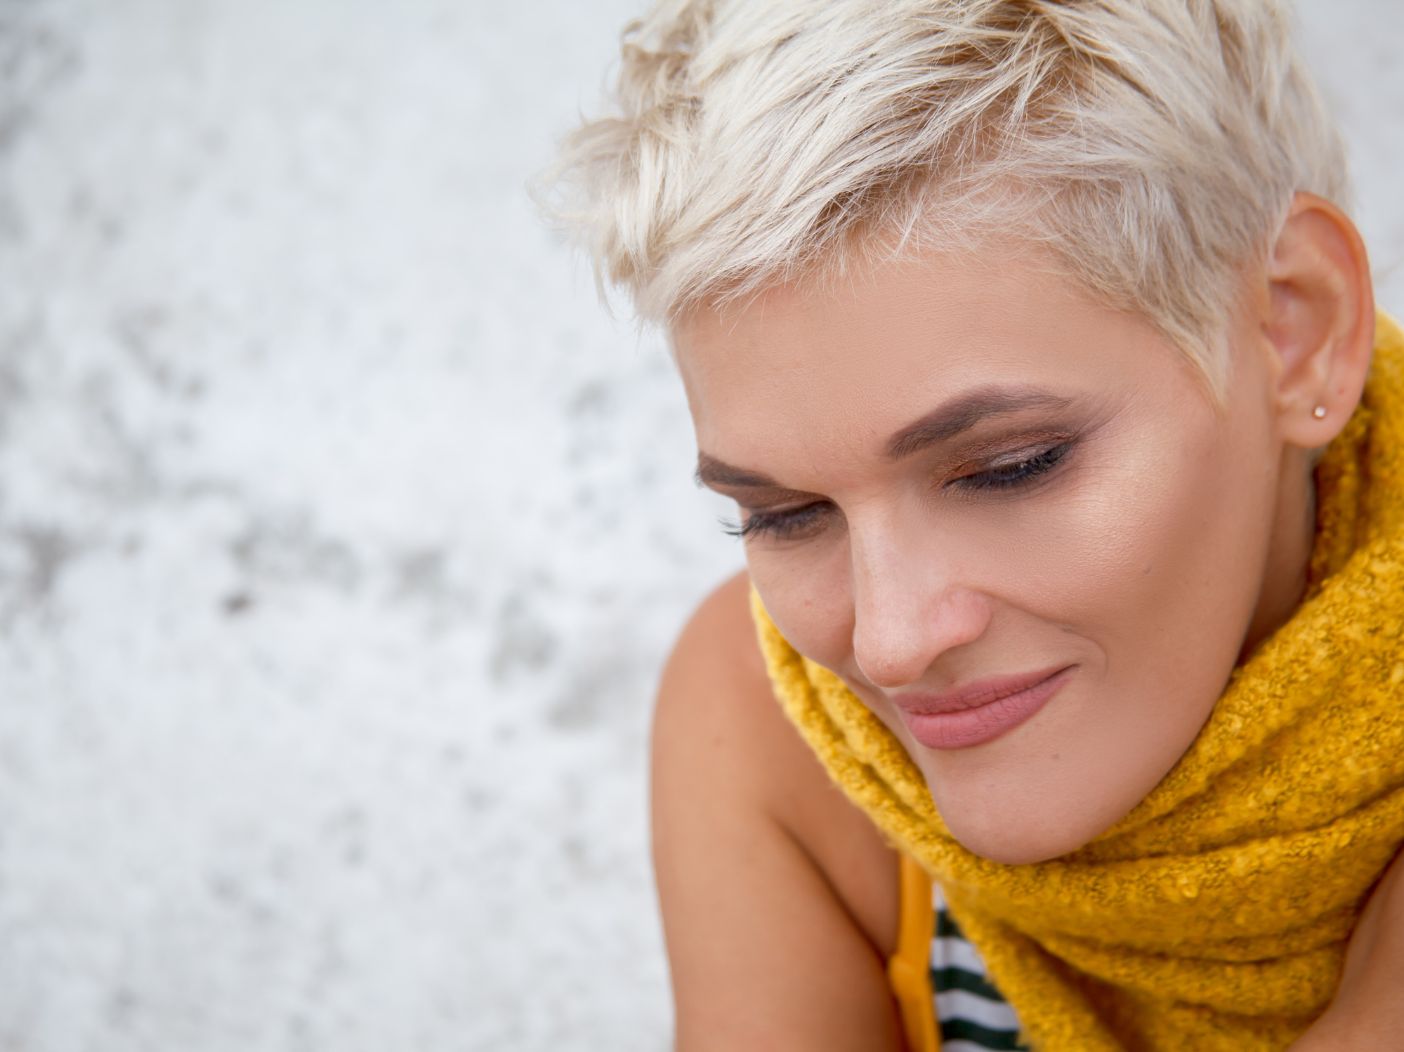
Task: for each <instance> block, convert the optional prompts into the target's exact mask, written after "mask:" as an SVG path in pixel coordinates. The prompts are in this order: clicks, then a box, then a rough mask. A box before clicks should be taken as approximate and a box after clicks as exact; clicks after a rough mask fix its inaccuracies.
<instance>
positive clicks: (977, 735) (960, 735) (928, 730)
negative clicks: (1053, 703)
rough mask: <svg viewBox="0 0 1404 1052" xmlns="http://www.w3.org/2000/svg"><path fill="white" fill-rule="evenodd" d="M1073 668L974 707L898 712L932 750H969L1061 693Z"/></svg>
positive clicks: (912, 731)
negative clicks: (946, 710)
mask: <svg viewBox="0 0 1404 1052" xmlns="http://www.w3.org/2000/svg"><path fill="white" fill-rule="evenodd" d="M1072 671H1073V670H1072V668H1071V667H1069V668H1065V669H1063V670H1062V671H1061V672H1055V673H1054V674H1053V675H1051V676H1049V677H1048V678H1047V679H1045V680H1043V681H1041V682H1039V683H1035V684H1034V685H1033V686H1032V687H1029V688H1027V689H1025V690H1021V691H1019V693H1017V694H1009V695H1007V696H1005V697H1003V698H1000V699H999V700H998V701H991V702H989V703H987V704H985V705H977V706H976V707H975V708H973V709H961V710H960V711H959V712H933V713H926V714H923V713H915V712H905V711H903V710H902V709H898V710H897V714H898V715H899V716H900V717H901V718H902V722H903V723H904V724H906V726H907V730H909V731H910V732H911V734H912V737H913V738H915V739H916V740H917V741H919V742H920V743H921V744H922V745H925V746H926V747H927V748H928V749H968V748H969V747H970V746H972V745H983V744H984V743H985V742H988V741H993V740H994V739H996V738H998V737H999V736H1000V735H1001V734H1005V733H1007V732H1009V731H1012V730H1013V729H1014V728H1015V727H1017V726H1019V724H1021V723H1023V722H1024V721H1025V720H1027V719H1028V718H1029V717H1031V716H1033V714H1034V713H1036V712H1038V710H1039V709H1041V708H1043V706H1044V705H1046V704H1047V703H1048V702H1049V701H1050V700H1051V699H1052V697H1053V695H1054V694H1056V693H1058V690H1059V688H1060V687H1062V685H1063V684H1064V683H1066V682H1067V681H1068V678H1069V677H1070V676H1071V675H1072Z"/></svg>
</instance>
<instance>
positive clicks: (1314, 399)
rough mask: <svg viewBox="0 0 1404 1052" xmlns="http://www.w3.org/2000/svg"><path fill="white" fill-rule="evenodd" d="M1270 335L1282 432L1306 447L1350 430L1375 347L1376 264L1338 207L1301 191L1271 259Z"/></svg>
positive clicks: (1267, 325)
mask: <svg viewBox="0 0 1404 1052" xmlns="http://www.w3.org/2000/svg"><path fill="white" fill-rule="evenodd" d="M1267 279H1268V292H1269V297H1268V301H1267V304H1266V317H1265V318H1264V322H1263V332H1264V334H1265V336H1266V337H1267V340H1268V342H1269V343H1270V344H1271V346H1272V348H1273V350H1274V351H1275V352H1276V356H1277V363H1278V370H1277V376H1276V380H1275V384H1276V389H1275V391H1274V400H1275V404H1276V407H1277V416H1278V421H1279V425H1280V429H1281V434H1282V437H1283V439H1284V441H1286V442H1287V443H1289V444H1291V445H1295V446H1300V447H1302V448H1306V449H1312V448H1317V447H1320V446H1324V445H1326V444H1327V443H1328V442H1330V441H1331V439H1332V438H1334V437H1335V436H1336V434H1337V433H1338V432H1339V431H1340V429H1341V428H1342V427H1344V426H1345V422H1346V421H1347V420H1348V419H1349V418H1350V415H1351V413H1352V412H1354V410H1355V406H1356V404H1357V403H1358V402H1359V400H1360V393H1361V391H1362V390H1363V389H1364V385H1365V374H1366V372H1367V371H1368V369H1369V365H1370V352H1371V350H1372V348H1373V345H1374V332H1375V304H1374V292H1373V287H1372V284H1371V279H1370V265H1369V259H1368V257H1367V255H1366V252H1365V245H1364V242H1363V241H1362V240H1361V238H1360V233H1359V231H1357V230H1356V228H1355V224H1354V223H1352V222H1351V221H1350V219H1349V218H1348V217H1347V216H1346V215H1345V213H1343V212H1342V211H1341V210H1340V209H1339V208H1337V207H1336V206H1335V205H1333V204H1331V203H1330V202H1329V201H1326V200H1324V199H1323V198H1320V197H1317V196H1316V195H1314V194H1307V193H1299V194H1297V195H1296V197H1295V198H1293V201H1292V207H1291V209H1290V210H1289V211H1288V214H1287V218H1286V220H1285V221H1284V222H1283V225H1282V229H1281V230H1280V231H1279V233H1278V236H1277V239H1276V241H1275V242H1274V244H1273V246H1272V249H1271V251H1270V252H1269V254H1268V259H1267Z"/></svg>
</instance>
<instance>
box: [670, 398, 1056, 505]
mask: <svg viewBox="0 0 1404 1052" xmlns="http://www.w3.org/2000/svg"><path fill="white" fill-rule="evenodd" d="M1072 404H1073V399H1071V398H1065V397H1063V396H1061V395H1055V394H1053V393H1052V392H1051V391H1045V390H1042V389H1040V388H1037V387H1007V386H1005V387H999V386H990V387H977V388H976V389H975V390H973V391H968V392H966V393H965V394H963V395H960V396H958V397H956V398H952V399H950V400H949V401H947V402H943V403H942V404H941V405H939V406H937V407H936V408H935V409H933V410H932V411H931V412H929V413H927V414H926V415H925V416H923V417H920V418H919V419H917V420H914V421H913V422H912V423H910V424H908V425H907V426H906V427H904V428H902V429H901V430H900V431H898V432H896V434H894V435H893V436H892V437H891V438H889V439H888V440H887V448H886V453H887V459H888V460H903V459H905V458H907V457H909V456H911V455H912V454H914V453H918V452H920V451H921V450H923V449H927V448H929V447H930V446H934V445H937V444H939V443H941V442H948V441H950V440H951V439H952V438H955V437H956V436H957V435H960V434H963V433H964V432H966V431H969V430H970V429H971V428H973V427H974V426H975V425H976V424H978V423H980V422H981V421H982V420H985V419H986V418H988V417H991V416H1000V415H1002V414H1007V413H1019V412H1025V411H1027V410H1030V409H1066V408H1067V407H1068V406H1070V405H1072ZM695 478H696V479H697V482H698V484H700V485H703V486H726V487H729V488H732V489H782V488H784V487H782V486H780V484H779V483H777V482H776V481H775V480H774V479H772V478H771V477H770V476H769V475H765V474H762V473H761V472H758V471H751V470H750V469H748V468H739V467H736V466H735V465H733V464H728V463H727V462H726V461H724V460H718V459H717V458H716V457H714V456H712V455H711V454H709V453H702V452H699V453H698V454H697V471H696V473H695Z"/></svg>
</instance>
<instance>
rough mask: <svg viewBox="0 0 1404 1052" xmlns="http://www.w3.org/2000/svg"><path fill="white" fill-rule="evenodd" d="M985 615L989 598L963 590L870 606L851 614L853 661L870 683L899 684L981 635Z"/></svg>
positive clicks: (986, 623)
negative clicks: (852, 615) (852, 617)
mask: <svg viewBox="0 0 1404 1052" xmlns="http://www.w3.org/2000/svg"><path fill="white" fill-rule="evenodd" d="M991 618H992V607H991V604H990V602H989V599H988V598H987V597H986V596H983V595H980V594H979V593H976V592H973V591H970V590H968V589H959V590H948V591H946V592H944V593H942V594H940V595H937V596H933V597H932V598H931V599H930V600H929V601H927V602H917V603H912V604H909V605H905V606H901V607H899V606H897V605H896V604H892V605H883V606H877V605H874V606H872V607H869V609H868V610H866V611H861V610H860V611H858V612H857V613H856V616H855V619H854V626H853V660H854V663H855V664H856V665H857V666H858V671H859V672H860V673H861V674H862V676H863V678H864V679H865V680H867V681H868V682H869V683H871V684H872V685H873V686H875V687H879V688H882V689H883V690H895V689H898V688H901V687H905V686H908V685H910V684H913V683H916V682H918V681H919V680H921V679H922V678H923V677H924V676H925V675H926V673H927V671H928V670H929V669H930V668H931V666H932V665H933V664H934V663H935V662H936V661H938V660H939V659H940V658H941V657H942V656H943V655H945V654H946V653H948V652H949V651H951V650H953V649H955V648H956V647H960V646H965V645H967V644H969V643H973V642H975V641H976V640H977V639H979V638H980V637H981V636H982V635H984V633H985V631H986V630H987V629H988V627H989V625H990V621H991Z"/></svg>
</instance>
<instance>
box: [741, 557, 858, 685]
mask: <svg viewBox="0 0 1404 1052" xmlns="http://www.w3.org/2000/svg"><path fill="white" fill-rule="evenodd" d="M746 566H747V570H748V572H749V574H750V577H751V583H752V584H754V585H755V587H756V591H757V592H759V593H760V597H761V600H762V601H763V602H764V604H765V609H766V613H768V614H769V615H770V618H771V620H772V621H774V622H775V627H776V628H778V629H780V634H781V635H783V636H784V637H785V639H786V640H788V641H789V643H790V645H791V646H793V647H794V648H795V649H796V650H798V651H799V652H800V653H801V654H803V655H804V656H805V657H807V658H809V659H810V660H812V661H817V662H818V663H819V664H821V665H823V666H825V667H826V668H833V669H841V668H843V667H845V666H846V665H847V664H848V655H849V653H850V651H851V649H852V643H853V600H852V592H851V589H850V584H849V575H850V571H851V567H850V565H849V561H848V549H847V545H846V544H845V543H843V542H842V541H841V540H838V539H824V540H820V541H814V542H810V543H808V544H803V545H798V546H796V547H793V548H790V549H766V548H761V547H760V546H755V547H752V548H748V549H747V552H746Z"/></svg>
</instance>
